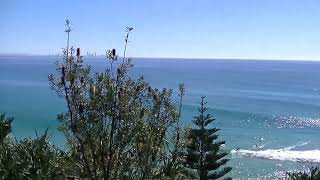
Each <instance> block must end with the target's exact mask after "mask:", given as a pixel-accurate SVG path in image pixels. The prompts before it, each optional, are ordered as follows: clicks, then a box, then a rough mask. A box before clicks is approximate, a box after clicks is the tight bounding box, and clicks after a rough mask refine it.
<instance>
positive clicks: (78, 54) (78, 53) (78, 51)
mask: <svg viewBox="0 0 320 180" xmlns="http://www.w3.org/2000/svg"><path fill="white" fill-rule="evenodd" d="M77 56H78V57H80V48H77Z"/></svg>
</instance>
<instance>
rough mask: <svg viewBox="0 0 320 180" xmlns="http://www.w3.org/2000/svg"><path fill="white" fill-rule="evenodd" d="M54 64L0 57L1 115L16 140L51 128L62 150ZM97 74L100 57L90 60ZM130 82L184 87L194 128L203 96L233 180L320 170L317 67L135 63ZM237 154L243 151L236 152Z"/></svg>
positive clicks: (186, 120) (103, 64) (45, 59)
mask: <svg viewBox="0 0 320 180" xmlns="http://www.w3.org/2000/svg"><path fill="white" fill-rule="evenodd" d="M59 59H60V57H53V56H16V57H14V56H11V57H5V56H3V57H0V112H5V113H6V114H7V115H8V116H12V117H14V118H15V119H14V121H13V136H15V137H17V138H22V137H28V136H31V137H34V136H35V131H36V132H38V133H42V132H44V131H45V129H46V128H49V132H50V137H51V140H52V141H53V143H56V144H59V146H60V147H61V148H63V145H62V144H63V135H62V134H60V133H59V132H58V131H57V130H56V127H57V121H56V115H57V114H58V113H60V112H64V111H65V110H66V105H65V103H64V101H63V99H61V98H59V97H58V96H57V95H56V93H55V92H54V91H52V90H50V87H49V83H48V79H47V76H48V74H49V73H52V72H55V65H54V62H55V61H57V60H59ZM85 62H86V63H88V64H91V65H92V67H93V70H94V71H101V70H103V69H105V68H107V67H108V62H107V60H106V59H104V58H103V57H85ZM133 64H134V65H135V67H133V69H131V71H130V74H132V75H133V76H135V77H138V76H140V75H143V76H144V77H145V79H146V80H148V81H149V82H150V83H151V85H152V86H155V87H158V88H162V87H166V88H172V89H174V92H177V88H178V84H179V83H180V82H183V83H184V84H185V88H186V95H185V97H184V100H183V109H182V114H183V115H182V118H181V122H182V123H183V124H191V120H192V117H193V116H194V115H196V113H197V108H198V104H199V101H200V97H201V96H205V97H206V101H207V102H208V104H207V105H208V107H209V113H211V114H212V115H213V116H214V118H215V119H216V121H215V123H214V126H216V127H218V128H220V129H221V130H220V131H219V135H220V138H221V139H223V140H225V141H226V147H225V150H226V151H229V152H230V155H229V158H230V159H231V160H230V162H229V165H230V166H232V167H233V170H232V173H230V176H232V177H234V178H235V179H249V178H252V179H275V178H276V177H277V176H281V175H284V174H285V172H286V171H288V170H305V169H307V168H308V167H310V166H312V165H314V166H316V165H320V140H319V137H320V129H319V128H320V75H319V72H320V62H312V61H280V60H279V61H276V60H273V61H271V60H236V59H232V60H231V59H230V60H219V59H214V60H207V59H150V58H133ZM237 148H240V149H238V150H236V149H237Z"/></svg>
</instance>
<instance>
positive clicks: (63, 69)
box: [61, 66, 66, 77]
mask: <svg viewBox="0 0 320 180" xmlns="http://www.w3.org/2000/svg"><path fill="white" fill-rule="evenodd" d="M61 72H62V76H63V77H64V76H65V75H66V71H65V67H64V66H62V68H61Z"/></svg>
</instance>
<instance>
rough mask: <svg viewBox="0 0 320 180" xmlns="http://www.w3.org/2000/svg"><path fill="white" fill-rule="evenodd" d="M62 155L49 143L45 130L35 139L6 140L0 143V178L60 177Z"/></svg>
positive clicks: (61, 173) (61, 175) (61, 174)
mask: <svg viewBox="0 0 320 180" xmlns="http://www.w3.org/2000/svg"><path fill="white" fill-rule="evenodd" d="M1 132H2V131H1ZM63 156H64V154H63V152H62V151H59V150H58V149H57V148H56V147H54V146H53V145H50V144H49V142H48V136H47V132H46V133H45V134H44V135H42V136H40V137H37V138H36V139H30V138H28V139H23V140H20V141H17V140H16V141H15V142H13V141H11V140H7V141H6V142H4V143H1V144H0V179H52V178H54V179H58V178H62V177H64V176H63V174H66V173H65V172H64V171H63V170H62V165H63V164H64V163H63V160H64V157H63Z"/></svg>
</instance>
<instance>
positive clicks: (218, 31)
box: [0, 0, 320, 60]
mask: <svg viewBox="0 0 320 180" xmlns="http://www.w3.org/2000/svg"><path fill="white" fill-rule="evenodd" d="M0 3H1V4H0V53H29V54H52V53H59V52H61V48H62V47H64V45H65V33H64V32H63V30H64V21H65V19H66V18H67V17H68V18H69V19H70V21H71V23H72V26H73V33H72V36H71V39H72V41H71V43H72V44H73V45H74V46H76V47H81V48H82V52H85V51H96V52H97V53H99V54H102V53H103V52H104V51H105V50H106V49H109V48H113V47H115V48H117V49H120V50H121V49H122V48H123V44H124V42H123V38H124V29H125V26H132V27H134V31H133V34H132V36H131V43H130V44H129V51H128V53H129V55H130V56H133V57H184V58H243V59H305V60H306V59H309V60H316V59H318V60H320V1H319V0H180V1H179V0H161V1H152V0H127V1H123V0H101V1H95V0H78V1H71V0H19V1H18V0H0Z"/></svg>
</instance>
